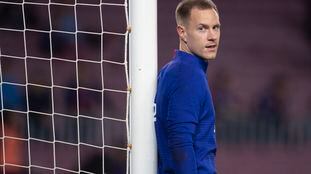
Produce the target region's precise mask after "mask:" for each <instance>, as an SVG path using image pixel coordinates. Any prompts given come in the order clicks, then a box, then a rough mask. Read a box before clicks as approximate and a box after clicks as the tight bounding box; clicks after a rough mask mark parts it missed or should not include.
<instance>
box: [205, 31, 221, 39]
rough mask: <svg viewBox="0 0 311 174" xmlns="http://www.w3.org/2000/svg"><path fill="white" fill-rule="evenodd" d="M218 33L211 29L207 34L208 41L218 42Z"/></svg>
mask: <svg viewBox="0 0 311 174" xmlns="http://www.w3.org/2000/svg"><path fill="white" fill-rule="evenodd" d="M217 34H218V33H217V31H214V30H213V29H209V30H208V32H207V40H216V39H217Z"/></svg>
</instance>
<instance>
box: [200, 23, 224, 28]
mask: <svg viewBox="0 0 311 174" xmlns="http://www.w3.org/2000/svg"><path fill="white" fill-rule="evenodd" d="M198 26H202V27H204V28H209V27H210V26H209V25H207V24H203V23H199V24H198ZM220 26H221V24H220V23H217V24H215V25H211V27H220Z"/></svg>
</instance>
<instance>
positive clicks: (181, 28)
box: [176, 25, 187, 43]
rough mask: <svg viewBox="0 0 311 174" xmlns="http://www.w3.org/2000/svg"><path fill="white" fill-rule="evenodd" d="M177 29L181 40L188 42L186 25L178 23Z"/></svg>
mask: <svg viewBox="0 0 311 174" xmlns="http://www.w3.org/2000/svg"><path fill="white" fill-rule="evenodd" d="M176 30H177V33H178V35H179V38H180V40H182V41H183V42H185V43H187V33H186V31H185V27H184V26H182V25H177V27H176Z"/></svg>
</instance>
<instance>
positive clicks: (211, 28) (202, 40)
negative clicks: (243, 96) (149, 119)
mask: <svg viewBox="0 0 311 174" xmlns="http://www.w3.org/2000/svg"><path fill="white" fill-rule="evenodd" d="M176 22H177V33H178V35H179V40H180V46H179V50H177V51H176V53H175V57H174V59H173V60H172V61H171V62H170V63H168V64H167V65H165V66H164V67H163V68H162V70H161V72H160V74H159V76H158V88H157V94H156V98H155V102H156V106H157V114H156V121H155V128H156V136H157V145H158V173H159V174H215V173H216V169H215V164H214V158H215V154H216V139H215V111H214V106H213V103H212V97H211V93H210V90H209V86H208V80H207V77H206V70H207V65H208V60H211V59H215V57H216V54H217V49H218V44H219V38H220V22H219V16H218V11H217V7H216V6H215V4H214V3H213V2H212V1H211V0H183V1H182V2H180V3H179V4H178V6H177V9H176Z"/></svg>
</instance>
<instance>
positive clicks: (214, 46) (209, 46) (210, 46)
mask: <svg viewBox="0 0 311 174" xmlns="http://www.w3.org/2000/svg"><path fill="white" fill-rule="evenodd" d="M216 46H217V45H206V46H205V48H209V49H213V48H216Z"/></svg>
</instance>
